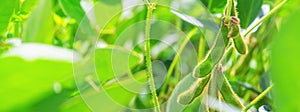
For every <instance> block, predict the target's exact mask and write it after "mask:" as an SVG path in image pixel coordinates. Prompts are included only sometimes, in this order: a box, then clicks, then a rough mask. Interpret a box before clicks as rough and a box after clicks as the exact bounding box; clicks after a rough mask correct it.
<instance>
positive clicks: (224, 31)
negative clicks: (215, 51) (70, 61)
mask: <svg viewBox="0 0 300 112" xmlns="http://www.w3.org/2000/svg"><path fill="white" fill-rule="evenodd" d="M221 32H222V37H223V39H224V44H225V45H227V44H228V42H229V38H228V32H229V29H228V27H226V26H225V25H222V26H221Z"/></svg>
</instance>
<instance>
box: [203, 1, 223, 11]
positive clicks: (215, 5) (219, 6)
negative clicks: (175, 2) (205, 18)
mask: <svg viewBox="0 0 300 112" xmlns="http://www.w3.org/2000/svg"><path fill="white" fill-rule="evenodd" d="M201 2H202V3H203V4H204V5H205V6H206V7H207V8H208V10H209V11H210V12H211V13H222V12H223V10H224V8H225V6H226V3H227V1H226V0H201Z"/></svg>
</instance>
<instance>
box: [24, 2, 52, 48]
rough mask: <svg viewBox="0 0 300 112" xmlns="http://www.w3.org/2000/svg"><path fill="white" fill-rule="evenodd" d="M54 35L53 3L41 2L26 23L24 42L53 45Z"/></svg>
mask: <svg viewBox="0 0 300 112" xmlns="http://www.w3.org/2000/svg"><path fill="white" fill-rule="evenodd" d="M53 34H54V21H53V19H52V1H51V0H41V1H40V2H39V3H38V6H37V7H36V8H35V9H34V10H33V12H32V14H31V16H30V17H29V18H28V20H27V21H26V24H25V29H24V34H23V41H25V42H38V43H46V44H51V43H52V41H53Z"/></svg>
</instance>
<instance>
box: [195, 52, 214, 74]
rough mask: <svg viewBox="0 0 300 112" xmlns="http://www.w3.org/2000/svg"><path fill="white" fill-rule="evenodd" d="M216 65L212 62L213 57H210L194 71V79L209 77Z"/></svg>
mask: <svg viewBox="0 0 300 112" xmlns="http://www.w3.org/2000/svg"><path fill="white" fill-rule="evenodd" d="M213 67H214V65H213V63H212V60H211V56H210V55H209V56H208V57H207V58H205V59H204V60H203V61H202V62H201V63H199V64H198V65H197V66H196V67H195V69H194V71H193V77H196V78H203V77H205V76H207V75H208V74H209V73H211V71H212V69H213Z"/></svg>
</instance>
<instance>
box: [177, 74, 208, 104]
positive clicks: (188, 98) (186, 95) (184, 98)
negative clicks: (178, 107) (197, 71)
mask: <svg viewBox="0 0 300 112" xmlns="http://www.w3.org/2000/svg"><path fill="white" fill-rule="evenodd" d="M209 79H210V75H208V76H206V77H203V78H199V79H197V80H196V81H195V82H194V83H193V84H192V85H191V86H190V88H189V89H188V90H186V91H184V92H183V93H181V94H179V96H178V98H177V102H178V103H180V104H182V105H188V104H190V103H192V102H193V101H194V100H195V99H196V98H197V97H198V96H200V95H201V93H202V92H203V90H204V88H205V86H206V85H207V83H208V81H209Z"/></svg>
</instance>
